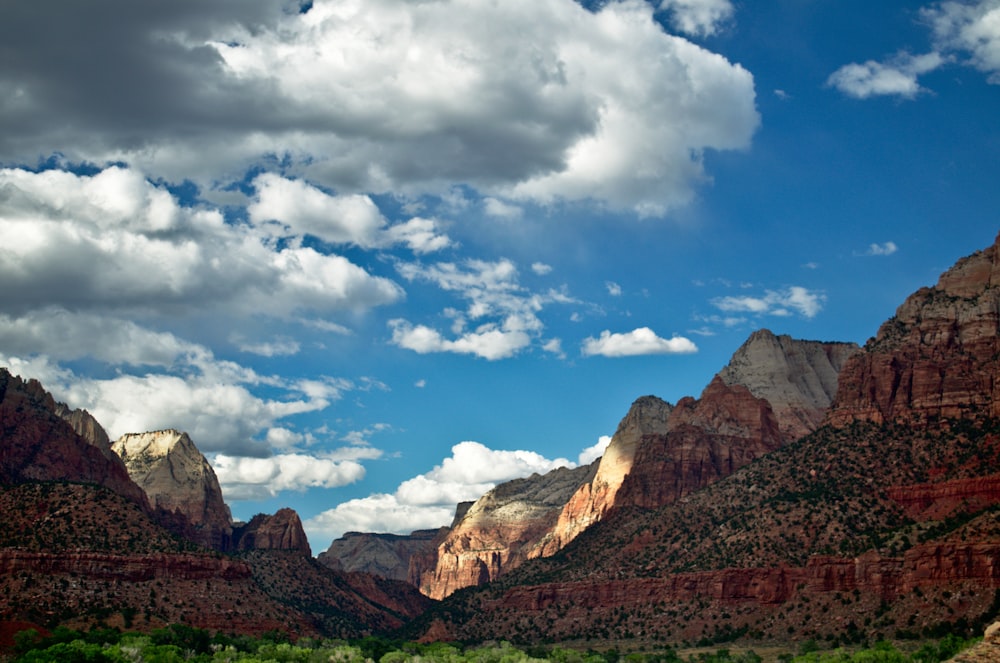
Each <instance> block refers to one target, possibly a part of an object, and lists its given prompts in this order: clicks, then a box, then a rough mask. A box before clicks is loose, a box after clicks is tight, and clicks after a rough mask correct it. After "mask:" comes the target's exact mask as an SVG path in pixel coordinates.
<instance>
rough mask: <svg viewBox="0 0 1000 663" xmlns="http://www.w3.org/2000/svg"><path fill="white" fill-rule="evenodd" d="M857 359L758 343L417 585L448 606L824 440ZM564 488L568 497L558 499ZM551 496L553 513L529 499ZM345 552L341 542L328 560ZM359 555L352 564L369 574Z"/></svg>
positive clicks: (510, 500) (519, 501)
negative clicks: (628, 519)
mask: <svg viewBox="0 0 1000 663" xmlns="http://www.w3.org/2000/svg"><path fill="white" fill-rule="evenodd" d="M857 351H858V347H857V346H856V345H854V344H852V343H822V342H817V341H799V340H795V339H792V338H790V337H788V336H775V335H774V334H773V333H771V332H770V331H767V330H761V331H758V332H755V333H754V334H753V335H752V336H751V337H750V338H749V339H748V341H747V342H746V343H745V344H744V345H743V346H742V347H741V348H740V349H739V350H737V352H736V353H735V354H734V355H733V358H732V359H731V361H730V363H729V364H728V365H727V366H726V367H725V368H724V369H723V370H722V371H721V372H720V373H719V375H718V376H716V378H715V379H714V380H713V381H712V382H711V383H710V384H709V386H708V387H706V389H705V390H704V392H703V393H702V394H701V397H700V398H698V399H694V398H684V399H681V401H680V402H678V404H677V406H676V407H675V406H673V405H671V404H669V403H667V402H665V401H663V400H661V399H659V398H657V397H655V396H644V397H641V398H639V399H637V400H636V401H635V402H634V403H633V404H632V406H631V407H630V408H629V411H628V413H627V414H626V415H625V417H624V418H623V419H622V420H621V422H620V423H619V425H618V428H617V430H616V431H615V434H614V436H613V437H612V440H611V443H610V444H609V446H608V448H607V449H606V450H605V453H604V455H603V457H602V458H601V459H600V460H599V461H598V462H597V463H596V464H595V465H594V466H593V467H591V468H590V469H588V470H587V472H586V476H583V475H581V476H580V477H575V476H573V477H572V478H571V475H569V474H566V473H565V472H564V471H557V472H561V475H560V476H559V477H556V476H551V477H550V476H549V475H546V476H544V477H537V476H536V477H532V478H529V479H523V480H517V481H515V482H511V483H510V484H502V485H501V486H498V487H497V488H496V489H494V490H493V491H490V492H489V493H487V494H486V495H484V496H483V497H482V498H481V499H480V500H478V501H477V502H475V503H474V505H473V506H472V507H471V509H470V510H469V512H468V513H467V514H466V515H465V516H464V517H462V518H456V521H455V523H453V525H452V527H451V528H450V529H449V530H448V531H446V532H445V533H443V534H441V535H440V537H439V540H438V541H436V542H435V543H434V545H433V546H432V548H431V549H430V550H423V551H417V552H414V553H413V554H412V555H411V557H410V573H409V580H410V582H412V583H413V584H414V585H416V586H417V587H418V588H419V589H420V591H421V592H423V593H424V594H425V595H427V596H430V597H432V598H435V599H441V598H444V597H446V596H448V595H450V594H451V593H452V592H454V591H455V590H457V589H461V588H463V587H469V586H478V585H482V584H484V583H486V582H490V581H493V580H495V579H497V578H499V577H500V576H502V575H504V574H505V573H508V572H510V571H511V570H512V569H515V568H517V567H518V566H519V565H521V564H522V563H523V562H524V561H525V560H527V559H534V558H539V557H546V556H550V555H553V554H555V553H557V552H558V551H559V550H561V549H562V548H563V547H565V546H566V545H568V544H569V543H570V542H571V541H572V540H573V539H575V538H576V537H577V536H579V535H580V534H581V533H582V532H584V531H586V530H587V529H588V528H590V527H592V526H593V525H594V524H595V523H598V522H600V521H601V520H602V519H603V518H605V517H606V516H607V514H608V513H609V512H610V511H611V510H612V509H615V508H627V507H642V508H654V507H658V506H662V505H664V504H668V503H670V502H673V501H675V500H678V499H681V498H682V497H684V496H685V495H688V494H690V493H692V492H695V491H697V490H699V489H701V488H702V487H704V486H706V485H708V484H710V483H712V482H714V481H717V480H718V479H720V478H722V477H725V476H728V475H729V474H731V473H732V472H734V471H736V470H738V469H739V468H741V467H743V466H744V465H746V464H747V463H749V462H751V461H752V460H754V459H755V458H757V457H759V456H760V455H762V454H765V453H768V452H770V451H773V450H774V449H777V448H779V447H780V446H782V445H783V444H786V443H788V442H789V441H791V440H794V439H796V438H797V437H799V436H801V435H802V434H804V433H807V432H809V431H811V430H814V429H815V428H816V427H817V426H818V424H819V422H820V421H821V420H822V418H823V416H824V413H825V412H826V409H827V407H828V406H829V404H830V401H831V399H832V396H833V394H834V393H835V391H836V383H837V371H839V370H840V368H841V367H842V365H843V363H844V361H845V360H846V358H847V357H849V356H851V355H852V354H854V353H855V352H857ZM769 399H773V400H774V402H775V403H777V405H778V410H777V412H776V411H775V409H774V407H773V406H772V404H771V402H770V400H769ZM573 481H576V485H575V486H573V485H572V482H573ZM554 483H555V484H558V485H559V486H560V488H559V491H558V492H556V491H551V490H549V485H550V484H554ZM545 491H548V498H547V499H546V500H545V501H544V502H542V501H539V500H538V499H537V498H535V497H527V496H528V495H529V494H530V493H542V492H545ZM519 520H520V521H521V522H518V521H519ZM346 549H347V545H346V543H345V542H340V541H335V542H334V543H333V544H331V549H330V551H328V553H327V554H326V557H325V559H327V560H330V559H332V557H333V555H334V554H335V552H336V551H341V552H340V553H339V554H346V553H345V552H343V551H345V550H346ZM353 550H354V552H353V553H352V554H353V555H355V556H354V557H351V558H350V562H349V563H351V564H353V565H355V566H360V565H361V564H363V562H359V561H358V557H357V556H356V555H357V554H358V553H357V550H358V549H357V548H354V549H353ZM328 563H332V562H328ZM340 563H341V564H343V563H344V562H340ZM368 568H372V567H371V566H369V567H368Z"/></svg>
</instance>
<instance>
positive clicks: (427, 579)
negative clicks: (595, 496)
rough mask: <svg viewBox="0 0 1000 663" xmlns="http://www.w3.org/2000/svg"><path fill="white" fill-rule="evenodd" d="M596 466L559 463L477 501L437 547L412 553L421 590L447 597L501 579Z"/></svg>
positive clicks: (550, 524) (413, 573)
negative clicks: (560, 465)
mask: <svg viewBox="0 0 1000 663" xmlns="http://www.w3.org/2000/svg"><path fill="white" fill-rule="evenodd" d="M593 471H594V468H593V467H592V466H584V467H579V468H576V469H568V468H557V469H555V470H552V471H551V472H547V473H546V474H544V475H538V474H534V475H532V476H530V477H528V478H525V479H515V480H513V481H508V482H506V483H502V484H500V485H499V486H497V487H495V488H494V489H492V490H490V491H489V492H487V493H486V494H485V495H483V496H482V497H481V498H479V499H478V500H476V502H474V503H473V504H472V505H471V506H470V507H469V508H468V509H467V510H465V511H464V513H462V512H461V510H460V512H459V513H458V514H456V516H457V517H456V522H455V523H454V524H453V525H452V527H451V528H450V529H449V530H448V531H447V532H446V533H445V534H444V535H443V536H441V537H440V538H439V539H437V540H435V542H434V543H435V544H436V545H434V548H433V552H432V553H431V554H430V555H427V556H414V557H412V558H411V560H412V561H411V567H410V572H409V578H410V580H411V582H414V584H416V585H417V587H418V588H419V589H420V591H421V593H423V594H424V595H425V596H429V597H430V598H433V599H442V598H444V597H446V596H448V595H449V594H451V593H452V592H454V591H456V590H458V589H461V588H463V587H469V586H475V585H481V584H484V583H486V582H489V581H491V580H495V579H496V578H498V577H500V576H501V575H503V574H504V573H506V572H508V571H510V570H511V569H514V568H517V567H518V566H519V565H520V564H521V563H523V562H524V561H525V560H526V559H528V558H529V557H532V556H537V553H535V550H534V549H535V547H536V546H537V545H538V542H539V541H540V539H542V537H543V536H545V535H546V534H547V533H548V532H550V531H551V530H552V527H553V525H554V524H555V521H556V519H557V518H558V516H559V513H560V511H561V510H562V508H563V506H564V505H565V504H566V502H567V500H568V499H569V497H570V496H571V495H572V494H573V492H574V491H575V490H576V489H577V487H578V486H580V484H581V483H582V482H584V481H586V480H587V479H588V478H589V477H590V476H592V475H593Z"/></svg>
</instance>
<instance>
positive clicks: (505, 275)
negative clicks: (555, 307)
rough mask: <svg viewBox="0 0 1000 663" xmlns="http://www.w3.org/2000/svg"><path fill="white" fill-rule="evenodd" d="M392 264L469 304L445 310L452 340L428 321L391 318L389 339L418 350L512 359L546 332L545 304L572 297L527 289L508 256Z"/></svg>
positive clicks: (411, 278)
mask: <svg viewBox="0 0 1000 663" xmlns="http://www.w3.org/2000/svg"><path fill="white" fill-rule="evenodd" d="M396 268H397V270H398V271H399V273H400V274H401V275H402V276H403V278H405V279H406V280H407V281H423V282H428V283H432V284H434V285H436V286H437V287H438V288H440V289H442V290H444V291H446V292H453V293H456V294H457V295H458V296H459V297H461V298H462V299H464V300H466V301H467V302H468V306H467V308H466V309H465V310H464V311H459V310H457V309H454V308H450V307H449V308H447V309H446V310H445V311H444V315H446V316H447V317H449V318H451V319H452V325H451V327H452V333H453V334H454V335H455V338H453V339H449V338H446V337H445V336H444V335H443V334H442V333H441V332H440V331H438V330H437V329H434V328H433V327H430V326H428V325H424V324H414V323H412V322H410V321H408V320H405V319H402V318H397V319H394V320H390V321H389V327H390V328H391V329H392V342H393V343H394V344H396V345H398V346H399V347H402V348H406V349H408V350H413V351H414V352H417V353H420V354H427V353H433V352H452V353H458V354H472V355H476V356H479V357H483V358H486V359H490V360H495V359H507V358H509V357H513V356H515V355H517V354H518V353H519V352H521V351H522V350H524V349H525V348H527V347H529V346H530V345H531V344H532V343H533V341H534V340H535V339H537V338H538V337H539V336H540V334H541V333H542V331H543V330H544V324H543V323H542V321H541V319H540V318H539V317H538V314H539V312H540V311H541V310H542V309H543V308H544V307H545V306H547V305H549V304H552V303H572V302H574V301H575V300H574V299H573V298H571V297H570V296H569V295H567V294H566V293H565V292H562V291H558V290H550V291H549V292H547V293H544V294H539V293H531V292H529V291H527V290H526V289H525V288H524V287H523V286H521V284H520V282H519V274H518V271H517V267H516V266H515V265H514V263H513V262H511V261H510V260H506V259H501V260H497V261H493V262H490V261H484V260H467V261H465V262H464V263H462V264H456V263H450V262H442V263H437V264H434V265H423V264H419V263H398V264H397V266H396ZM473 324H475V327H473V328H471V329H470V327H471V325H473Z"/></svg>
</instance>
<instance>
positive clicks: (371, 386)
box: [0, 0, 1000, 553]
mask: <svg viewBox="0 0 1000 663" xmlns="http://www.w3.org/2000/svg"><path fill="white" fill-rule="evenodd" d="M998 164H1000V0H969V1H961V2H959V1H954V2H905V1H901V0H885V1H883V2H870V1H869V0H769V1H767V2H748V1H746V0H735V1H734V0H658V1H655V2H646V1H644V0H607V1H602V2H594V1H586V2H576V1H574V0H506V1H505V2H494V1H491V0H314V1H313V2H308V3H303V2H295V1H292V0H146V1H144V2H141V3H138V2H134V1H133V0H94V1H93V2H87V3H80V2H77V1H76V0H53V1H52V2H46V3H37V2H18V1H17V0H0V245H2V246H3V250H2V252H0V366H6V367H8V368H9V369H10V370H11V371H12V372H14V373H15V374H19V375H21V376H23V377H25V378H37V379H39V380H41V382H42V384H43V385H44V386H45V387H46V388H47V389H48V390H49V391H51V392H52V393H53V395H54V396H55V397H56V398H57V399H58V400H61V401H63V402H66V403H68V404H69V405H70V406H72V407H79V408H86V409H87V410H88V411H90V412H91V413H93V414H94V415H95V416H96V417H97V419H98V420H99V421H100V422H101V423H102V424H103V425H104V426H105V428H107V429H108V432H109V434H110V435H111V436H112V438H117V437H118V436H120V435H123V434H125V433H129V432H140V431H147V430H160V429H165V428H176V429H180V430H183V431H186V432H188V433H189V434H190V435H191V437H192V439H193V440H194V442H195V444H196V445H197V446H198V447H199V449H201V451H202V452H203V453H205V455H206V456H207V457H208V458H209V460H210V461H211V462H212V464H213V466H214V468H215V471H216V473H217V475H218V477H219V479H220V482H221V484H222V487H223V492H224V495H225V497H226V499H227V501H228V502H229V504H230V506H231V508H232V511H233V514H234V516H235V517H236V518H238V519H242V520H248V519H249V518H251V517H252V516H253V515H254V514H256V513H260V512H267V513H273V512H274V511H276V510H277V509H278V508H281V507H284V506H290V507H292V508H294V509H296V510H297V511H298V513H299V514H300V516H301V517H302V519H303V521H304V525H305V528H306V532H307V534H308V535H309V539H310V543H311V545H312V548H313V552H314V553H318V552H320V551H322V550H325V549H326V548H327V547H328V545H329V543H330V541H331V540H333V539H334V538H336V537H338V536H341V535H342V534H343V533H344V532H347V531H376V532H397V533H406V532H410V531H413V530H416V529H422V528H431V527H438V526H441V525H446V524H449V523H450V522H451V519H452V516H453V513H454V509H455V505H456V504H457V503H458V502H459V501H464V500H473V499H476V498H477V497H479V496H480V495H482V494H483V493H484V492H485V491H487V490H489V488H491V487H492V486H494V485H495V484H496V483H497V482H501V481H506V480H509V479H513V478H517V477H522V476H528V475H530V474H532V473H533V472H546V471H548V470H551V469H553V468H555V467H559V466H576V465H579V464H585V463H588V462H591V461H593V460H594V459H595V458H597V457H599V456H600V454H601V451H602V449H603V446H604V445H606V444H607V443H608V440H609V439H610V436H611V435H612V434H613V433H614V430H615V428H616V426H617V424H618V422H619V421H620V420H621V418H622V417H624V416H625V414H626V412H627V411H628V408H629V406H630V404H631V403H632V402H633V401H634V400H635V399H636V398H638V397H640V396H643V395H647V394H653V395H656V396H659V397H660V398H663V399H665V400H667V401H670V402H676V401H677V400H678V399H680V398H681V397H683V396H688V395H690V396H697V395H698V394H699V393H700V392H701V390H702V389H703V388H704V387H705V386H706V385H707V384H708V382H709V381H710V380H711V378H712V376H713V375H714V374H715V373H716V372H717V371H719V370H720V369H721V368H722V367H723V366H724V365H725V364H726V363H727V361H728V359H729V357H730V356H731V355H732V353H733V352H734V351H735V350H736V349H737V348H738V347H739V346H740V345H741V344H742V343H743V341H745V340H746V338H747V337H748V336H749V335H750V334H751V333H752V332H753V331H754V330H756V329H761V328H768V329H771V330H772V331H774V332H775V333H778V334H789V335H791V336H793V337H796V338H802V339H813V340H824V341H853V342H856V343H859V344H863V343H864V342H865V341H866V340H867V339H868V338H869V337H871V336H874V335H875V333H876V332H877V330H878V327H879V325H880V324H881V323H882V322H883V321H885V320H886V319H888V318H889V317H890V316H892V315H893V313H894V311H895V309H896V307H897V306H898V305H899V304H901V303H902V301H903V299H904V298H905V297H906V296H907V295H909V294H910V293H911V292H913V291H915V290H916V289H917V288H919V287H922V286H926V285H932V284H933V283H934V282H935V281H936V280H937V277H938V275H939V274H940V273H941V272H942V271H944V270H945V269H947V268H948V267H950V266H951V265H952V264H953V263H954V262H955V261H956V260H957V259H959V258H960V257H962V256H965V255H968V254H970V253H972V252H974V251H976V250H979V249H982V248H985V247H986V246H988V245H990V244H991V243H992V242H993V240H994V238H995V237H996V235H997V231H998V229H1000V212H998V210H1000V193H998V190H1000V187H998V186H997V177H998V174H1000V171H998Z"/></svg>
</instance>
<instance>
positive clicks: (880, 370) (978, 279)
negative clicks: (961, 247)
mask: <svg viewBox="0 0 1000 663" xmlns="http://www.w3.org/2000/svg"><path fill="white" fill-rule="evenodd" d="M998 240H1000V237H998ZM998 357H1000V248H998V244H997V243H996V242H995V243H994V244H993V245H992V246H990V247H988V248H986V249H984V250H982V251H978V252H976V253H974V254H973V255H971V256H968V257H966V258H963V259H962V260H959V261H958V262H957V263H956V264H955V266H954V267H952V268H951V269H949V270H948V271H947V272H945V273H944V274H942V275H941V277H940V279H939V280H938V283H937V285H936V286H934V287H931V288H921V289H920V290H918V291H917V292H915V293H913V294H912V295H910V296H909V297H908V298H907V299H906V301H905V302H903V304H902V305H901V306H900V307H899V308H898V309H897V310H896V315H895V316H893V317H892V318H890V319H889V320H888V321H886V322H885V323H884V324H883V325H882V326H881V328H880V329H879V331H878V335H877V336H876V337H875V338H873V339H871V340H869V341H868V343H867V344H866V345H865V352H864V353H862V354H859V355H857V356H855V357H854V358H852V359H851V360H850V361H848V362H847V364H846V366H845V367H844V370H843V373H842V374H841V379H840V384H839V389H838V392H837V397H836V404H835V406H834V408H833V411H832V412H831V415H830V421H831V423H834V424H837V425H841V424H846V423H849V422H851V421H856V420H862V421H873V422H876V423H880V422H884V421H915V420H926V419H927V418H930V417H939V416H940V417H960V416H963V415H966V414H968V413H970V412H973V411H978V412H980V413H981V414H986V415H989V416H993V417H996V416H1000V399H998V398H997V396H998V393H1000V380H998V379H997V375H998V368H1000V367H998Z"/></svg>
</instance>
